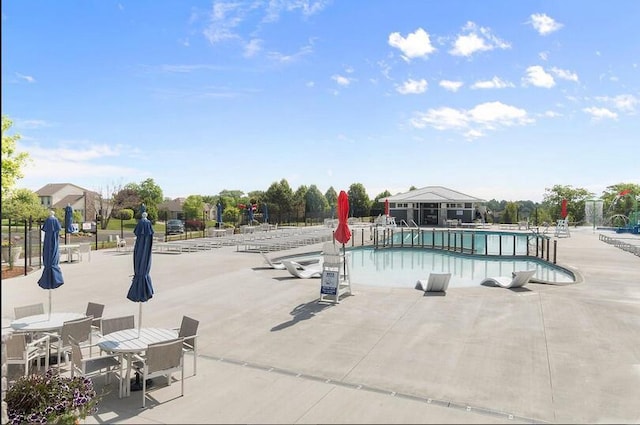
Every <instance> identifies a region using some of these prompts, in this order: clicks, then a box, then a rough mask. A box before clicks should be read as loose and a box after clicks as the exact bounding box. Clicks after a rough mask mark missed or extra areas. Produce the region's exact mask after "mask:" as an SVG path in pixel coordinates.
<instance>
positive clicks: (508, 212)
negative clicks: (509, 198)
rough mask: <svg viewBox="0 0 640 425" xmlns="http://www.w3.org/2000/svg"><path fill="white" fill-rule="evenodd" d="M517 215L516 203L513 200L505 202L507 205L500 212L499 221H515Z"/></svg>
mask: <svg viewBox="0 0 640 425" xmlns="http://www.w3.org/2000/svg"><path fill="white" fill-rule="evenodd" d="M517 216H518V204H517V203H515V202H507V206H506V207H505V209H504V212H503V213H502V219H501V220H500V222H501V223H515V222H516V220H517Z"/></svg>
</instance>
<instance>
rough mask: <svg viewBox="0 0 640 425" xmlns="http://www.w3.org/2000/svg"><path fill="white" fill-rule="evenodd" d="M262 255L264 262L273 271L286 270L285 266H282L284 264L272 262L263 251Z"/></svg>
mask: <svg viewBox="0 0 640 425" xmlns="http://www.w3.org/2000/svg"><path fill="white" fill-rule="evenodd" d="M260 254H261V255H262V257H263V258H264V261H265V262H266V263H267V264H268V265H269V267H271V268H272V269H276V270H284V269H285V267H284V264H282V263H275V262H273V261H271V260H270V259H269V257H267V256H266V255H265V253H264V252H262V251H260Z"/></svg>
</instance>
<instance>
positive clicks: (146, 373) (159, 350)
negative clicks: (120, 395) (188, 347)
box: [132, 338, 184, 408]
mask: <svg viewBox="0 0 640 425" xmlns="http://www.w3.org/2000/svg"><path fill="white" fill-rule="evenodd" d="M183 346H184V341H183V339H182V338H178V339H174V340H171V341H165V342H157V343H155V344H149V346H148V347H147V350H146V352H145V355H144V356H140V355H138V354H134V355H133V360H134V361H133V364H132V367H133V369H134V370H135V371H136V373H139V374H140V376H141V379H142V391H141V392H142V407H143V408H144V407H145V401H146V395H147V379H151V378H157V377H159V376H166V377H167V385H171V374H172V373H174V372H178V371H179V372H180V396H181V397H182V396H184V355H183V348H182V347H183Z"/></svg>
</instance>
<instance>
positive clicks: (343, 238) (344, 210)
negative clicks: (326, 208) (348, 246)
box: [333, 190, 351, 244]
mask: <svg viewBox="0 0 640 425" xmlns="http://www.w3.org/2000/svg"><path fill="white" fill-rule="evenodd" d="M348 219H349V196H348V195H347V193H346V192H345V191H344V190H341V191H340V194H339V195H338V227H337V228H336V231H335V232H334V234H333V237H334V238H335V240H336V241H338V242H340V243H343V244H345V243H347V242H349V239H351V230H349V224H348V223H347V220H348Z"/></svg>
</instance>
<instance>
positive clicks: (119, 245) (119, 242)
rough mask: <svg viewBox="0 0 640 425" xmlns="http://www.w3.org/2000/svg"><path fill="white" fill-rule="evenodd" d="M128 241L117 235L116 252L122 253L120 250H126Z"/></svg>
mask: <svg viewBox="0 0 640 425" xmlns="http://www.w3.org/2000/svg"><path fill="white" fill-rule="evenodd" d="M126 247H127V241H126V240H125V239H124V238H120V235H116V251H120V248H126Z"/></svg>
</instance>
